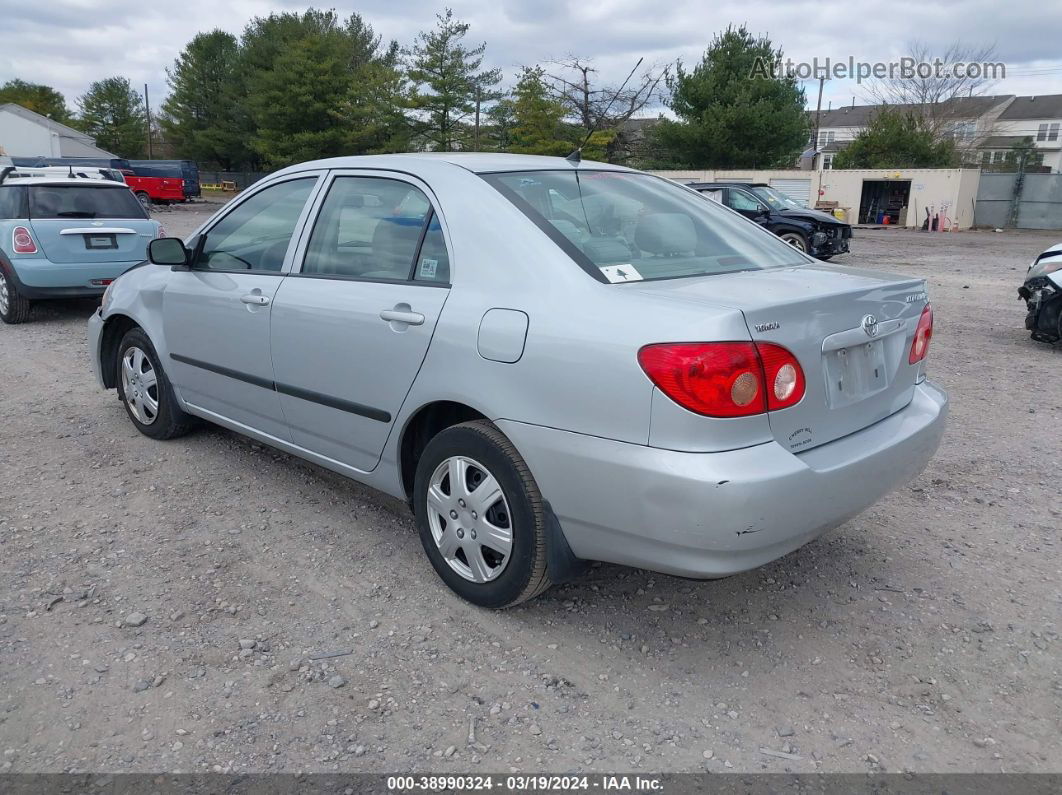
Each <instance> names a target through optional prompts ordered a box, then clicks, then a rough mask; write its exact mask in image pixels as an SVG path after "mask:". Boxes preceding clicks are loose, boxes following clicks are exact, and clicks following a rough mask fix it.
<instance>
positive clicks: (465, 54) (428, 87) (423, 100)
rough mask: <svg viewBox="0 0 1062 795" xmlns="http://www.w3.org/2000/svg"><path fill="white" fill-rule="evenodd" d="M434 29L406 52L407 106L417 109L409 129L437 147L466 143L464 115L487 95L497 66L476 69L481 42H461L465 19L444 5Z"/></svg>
mask: <svg viewBox="0 0 1062 795" xmlns="http://www.w3.org/2000/svg"><path fill="white" fill-rule="evenodd" d="M436 19H437V24H436V26H435V29H434V30H431V31H427V32H424V33H420V34H419V35H418V36H417V42H416V45H415V46H414V47H413V49H412V51H410V52H408V53H407V56H408V58H409V64H408V75H409V79H410V82H411V83H412V84H413V93H412V95H411V97H410V107H412V108H413V110H414V111H415V113H416V119H415V121H414V129H415V132H416V134H417V135H418V136H420V137H421V138H422V139H423V140H424V142H425V143H426V144H427V145H428V146H429V147H430V148H431V149H434V150H436V151H442V152H450V151H453V150H455V149H462V148H467V147H468V145H469V142H470V135H469V128H468V123H467V122H468V118H469V116H471V115H472V114H473V113H474V112H475V110H476V102H477V99H478V100H479V101H480V102H481V103H482V101H483V99H484V98H485V97H490V96H491V89H492V88H493V87H494V86H496V85H497V84H498V83H499V82H500V81H501V72H500V71H499V70H497V69H488V70H483V71H480V67H481V66H482V64H483V53H484V52H485V51H486V47H487V45H486V44H480V45H479V46H478V47H472V48H469V47H466V46H465V45H464V44H463V43H462V40H463V39H464V37H465V34H466V33H468V28H469V26H468V24H467V23H465V22H460V21H459V20H456V19H454V14H453V11H452V10H450V9H449V8H448V9H446V13H444V14H438V15H437V16H436Z"/></svg>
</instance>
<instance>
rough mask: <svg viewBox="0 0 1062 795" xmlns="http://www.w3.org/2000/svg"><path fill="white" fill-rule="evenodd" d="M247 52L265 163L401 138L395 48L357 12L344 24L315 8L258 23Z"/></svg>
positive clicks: (250, 99)
mask: <svg viewBox="0 0 1062 795" xmlns="http://www.w3.org/2000/svg"><path fill="white" fill-rule="evenodd" d="M242 49H243V51H242V56H241V77H242V80H241V82H242V84H243V86H244V89H245V92H246V96H247V99H246V108H247V113H248V116H249V118H250V120H251V123H252V124H253V127H254V134H253V137H252V139H251V146H252V147H253V148H254V150H255V151H256V152H257V153H258V154H259V155H260V156H261V157H262V158H263V160H265V161H266V162H267V163H269V164H271V165H273V166H284V165H288V164H290V163H295V162H299V161H301V160H310V159H315V158H320V157H332V156H337V155H343V154H351V153H354V152H359V151H382V150H386V149H387V148H389V147H390V146H393V145H395V142H396V140H400V138H401V136H400V135H399V127H400V125H398V121H399V118H398V117H399V116H400V115H401V114H400V113H396V108H400V106H401V102H400V97H399V94H400V92H401V91H402V89H403V86H404V84H403V82H402V80H401V75H400V74H398V70H397V61H398V49H397V45H393V44H392V45H391V47H390V48H389V49H388V50H387V51H385V52H382V53H381V52H380V37H379V36H377V35H376V34H375V33H374V32H373V30H372V27H371V26H369V25H368V24H367V23H365V22H364V21H363V20H362V18H361V17H360V16H358V15H357V14H354V15H352V16H351V17H350V18H349V19H348V20H346V21H345V22H341V21H340V19H339V18H338V17H337V16H336V14H335V12H334V11H319V10H316V9H312V8H311V9H309V10H307V11H306V12H304V13H302V14H294V13H283V14H271V15H269V16H268V17H258V18H255V19H253V20H252V21H251V22H250V24H248V26H247V28H246V29H245V31H244V34H243V39H242ZM355 125H357V129H354V126H355Z"/></svg>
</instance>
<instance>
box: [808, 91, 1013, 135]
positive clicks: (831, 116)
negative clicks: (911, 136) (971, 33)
mask: <svg viewBox="0 0 1062 795" xmlns="http://www.w3.org/2000/svg"><path fill="white" fill-rule="evenodd" d="M1012 99H1014V95H1013V94H1001V95H993V96H986V97H956V98H954V99H951V100H948V101H947V102H945V103H942V104H943V105H944V106H945V107H946V109H947V110H946V113H947V114H948V115H949V116H953V117H955V118H966V119H975V118H977V117H978V116H982V115H984V114H985V113H987V112H988V111H990V110H991V109H992V108H994V107H996V106H997V105H999V104H1000V103H1003V102H1007V101H1008V100H1012ZM881 107H883V106H882V105H881V104H878V105H845V106H844V107H843V108H835V109H833V110H827V111H823V112H822V114H821V115H820V117H819V129H828V128H831V127H866V126H867V124H869V123H870V119H871V117H873V115H874V114H875V113H876V112H877V111H878V110H879V109H880V108H881ZM890 107H892V108H893V109H896V110H904V109H908V108H910V109H913V108H917V107H920V106H918V105H892V106H890ZM808 112H809V113H810V114H811V116H812V117H814V115H815V111H813V110H812V111H808ZM1005 116H1006V114H1005V113H1004V117H1005Z"/></svg>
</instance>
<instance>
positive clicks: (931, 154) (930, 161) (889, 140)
mask: <svg viewBox="0 0 1062 795" xmlns="http://www.w3.org/2000/svg"><path fill="white" fill-rule="evenodd" d="M958 159H959V158H958V155H957V153H956V149H955V142H954V141H953V140H951V139H950V138H941V139H937V137H936V136H935V135H934V132H933V127H932V124H931V122H930V121H929V120H928V119H927V118H926V117H925V116H924V115H922V114H921V113H917V112H915V111H912V110H899V109H896V108H890V107H888V106H882V107H881V108H879V109H878V110H877V111H876V112H875V113H874V115H873V117H871V119H870V123H869V124H868V125H867V126H866V127H865V128H864V129H863V130H860V131H859V133H858V134H857V135H856V137H855V138H854V139H853V140H852V142H851V143H850V144H848V146H846V147H845V148H844V149H842V150H841V151H840V152H838V153H837V154H836V155H834V158H833V167H834V168H946V167H949V166H954V165H956V164H957V163H958Z"/></svg>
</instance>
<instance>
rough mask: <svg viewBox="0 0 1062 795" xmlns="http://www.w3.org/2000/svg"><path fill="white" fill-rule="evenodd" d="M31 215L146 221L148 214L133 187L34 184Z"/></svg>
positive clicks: (30, 199) (31, 191)
mask: <svg viewBox="0 0 1062 795" xmlns="http://www.w3.org/2000/svg"><path fill="white" fill-rule="evenodd" d="M27 187H28V188H29V215H30V218H33V219H35V220H41V219H48V218H58V219H64V220H65V219H73V218H128V219H138V220H139V219H145V218H147V217H148V216H147V212H146V211H145V210H144V207H143V205H141V204H140V202H139V201H137V198H136V196H134V195H133V193H132V191H130V190H129V188H127V187H125V186H124V185H122V186H121V187H109V186H89V185H30V186H27Z"/></svg>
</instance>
